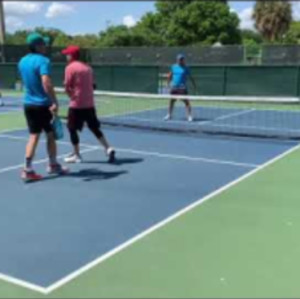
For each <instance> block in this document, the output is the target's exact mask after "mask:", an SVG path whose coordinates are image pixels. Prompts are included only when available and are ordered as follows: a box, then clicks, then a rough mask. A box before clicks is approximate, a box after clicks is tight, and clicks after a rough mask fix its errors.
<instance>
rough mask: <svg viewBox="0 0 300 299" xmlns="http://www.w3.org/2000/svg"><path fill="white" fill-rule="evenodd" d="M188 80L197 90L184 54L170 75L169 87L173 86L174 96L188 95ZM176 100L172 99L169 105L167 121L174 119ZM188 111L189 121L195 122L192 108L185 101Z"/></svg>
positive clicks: (179, 56) (178, 58)
mask: <svg viewBox="0 0 300 299" xmlns="http://www.w3.org/2000/svg"><path fill="white" fill-rule="evenodd" d="M187 79H190V80H191V82H192V84H193V86H194V88H195V89H196V83H195V80H194V79H193V77H192V76H191V73H190V69H189V68H188V67H187V66H186V64H185V57H184V55H182V54H179V55H178V56H177V63H176V64H174V65H173V66H172V67H171V70H170V73H169V74H168V85H169V87H170V85H171V94H172V95H187V94H188V90H187ZM175 102H176V99H171V101H170V104H169V111H168V115H167V116H166V117H165V120H170V119H172V116H173V110H174V106H175ZM183 102H184V104H185V106H186V110H187V118H188V121H190V122H192V121H193V116H192V107H191V104H190V101H189V100H183Z"/></svg>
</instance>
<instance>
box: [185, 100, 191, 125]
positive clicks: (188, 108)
mask: <svg viewBox="0 0 300 299" xmlns="http://www.w3.org/2000/svg"><path fill="white" fill-rule="evenodd" d="M183 102H184V104H185V107H186V113H187V118H188V120H189V121H192V120H193V116H192V106H191V103H190V101H189V100H183Z"/></svg>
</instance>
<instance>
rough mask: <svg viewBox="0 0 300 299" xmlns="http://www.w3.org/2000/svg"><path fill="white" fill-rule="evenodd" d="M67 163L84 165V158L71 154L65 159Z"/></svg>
mask: <svg viewBox="0 0 300 299" xmlns="http://www.w3.org/2000/svg"><path fill="white" fill-rule="evenodd" d="M65 162H66V163H68V164H72V163H73V164H75V163H82V157H81V156H80V155H79V156H78V155H75V154H70V155H69V156H68V157H66V158H65Z"/></svg>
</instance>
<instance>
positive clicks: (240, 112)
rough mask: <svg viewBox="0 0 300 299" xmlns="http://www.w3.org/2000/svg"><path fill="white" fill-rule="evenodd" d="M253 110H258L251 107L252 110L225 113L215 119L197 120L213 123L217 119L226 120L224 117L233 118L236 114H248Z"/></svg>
mask: <svg viewBox="0 0 300 299" xmlns="http://www.w3.org/2000/svg"><path fill="white" fill-rule="evenodd" d="M253 111H256V109H250V110H246V111H244V110H243V111H239V112H233V113H229V114H225V115H223V116H220V117H217V118H215V119H213V120H209V121H204V122H197V123H198V124H201V125H203V124H207V123H212V122H215V121H218V120H224V119H228V118H232V117H235V116H240V115H244V114H248V113H251V112H253Z"/></svg>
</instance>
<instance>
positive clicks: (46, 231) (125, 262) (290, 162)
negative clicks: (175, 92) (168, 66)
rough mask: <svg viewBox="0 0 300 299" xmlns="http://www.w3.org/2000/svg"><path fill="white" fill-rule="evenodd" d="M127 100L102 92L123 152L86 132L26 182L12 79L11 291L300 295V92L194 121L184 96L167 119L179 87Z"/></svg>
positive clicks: (8, 124)
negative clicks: (57, 163)
mask: <svg viewBox="0 0 300 299" xmlns="http://www.w3.org/2000/svg"><path fill="white" fill-rule="evenodd" d="M115 99H116V100H118V99H119V98H117V97H116V98H115ZM124 99H126V100H124ZM64 100H65V99H64V98H63V97H61V102H62V103H63V101H64ZM119 100H120V101H118V102H117V104H112V97H111V96H109V95H107V96H105V97H104V95H102V96H101V95H99V101H100V102H99V110H100V111H101V117H102V119H103V121H104V124H107V125H104V127H103V129H104V130H105V133H106V134H107V136H108V138H109V140H111V143H112V144H113V145H114V146H115V147H116V148H117V152H118V159H117V162H116V163H115V164H113V165H108V164H107V163H106V157H105V155H104V153H103V151H102V149H100V148H99V146H98V144H97V143H96V141H95V140H94V138H93V136H92V135H90V133H89V132H88V131H84V132H83V133H82V135H81V141H82V152H83V157H84V163H82V164H79V165H73V166H71V173H70V175H68V176H66V177H63V178H57V177H46V178H45V180H44V181H42V182H39V183H35V184H28V185H25V184H23V183H22V182H21V181H20V179H19V175H20V169H21V167H22V163H23V154H24V146H25V144H26V139H27V131H26V130H25V125H24V119H23V116H22V112H21V106H20V95H19V94H17V93H12V92H4V101H5V106H4V107H0V130H1V131H0V143H1V152H2V155H1V156H0V181H1V186H4V188H2V190H1V194H2V195H1V198H2V200H1V208H0V213H1V217H0V227H1V228H2V229H1V241H2V245H1V247H0V273H1V275H0V278H2V279H1V282H0V294H1V296H2V295H4V297H18V298H19V297H24V298H25V297H41V296H45V297H76V298H77V297H85V298H86V297H95V298H96V297H148V298H149V297H175V296H176V297H211V298H212V297H224V298H225V297H227V298H228V297H236V298H239V297H266V296H268V297H270V296H271V297H273V296H274V297H275V296H276V297H280V296H284V297H296V296H297V295H298V294H299V291H300V290H299V286H298V283H297V277H298V276H297V273H298V269H299V264H300V262H299V259H298V256H299V252H300V241H299V238H298V232H299V228H300V222H299V216H298V209H299V208H300V201H299V195H298V182H299V178H298V175H297V172H298V161H299V158H300V152H299V150H298V146H299V141H298V140H296V139H297V138H298V137H299V135H300V134H299V133H300V110H299V112H298V109H299V108H298V104H297V103H296V102H294V100H292V102H291V103H266V102H264V103H262V104H259V105H258V103H257V102H254V103H251V102H245V101H242V102H239V103H238V104H237V103H233V102H228V101H226V102H224V101H212V102H209V101H208V102H204V103H203V102H195V105H194V111H195V121H194V122H193V123H191V124H188V123H187V122H186V121H185V119H184V118H185V114H184V109H183V107H181V106H180V107H178V109H177V114H176V116H175V119H174V121H171V122H169V123H166V122H163V121H162V119H163V116H164V114H165V113H166V103H167V100H166V99H163V100H160V101H155V100H151V101H148V100H147V99H146V100H145V101H144V100H141V101H136V99H133V98H132V99H128V97H124V98H123V99H121V98H120V99H119ZM275 102H276V101H275ZM122 103H123V104H122ZM112 105H113V106H112ZM61 108H62V112H61V113H62V115H65V112H66V107H65V105H64V104H62V107H61ZM146 127H147V128H148V127H151V129H149V130H137V129H138V128H139V129H146ZM180 133H183V134H180ZM65 136H66V137H65V139H64V140H63V141H60V142H59V154H60V155H61V156H60V157H61V158H63V157H64V156H65V155H67V154H68V153H69V152H70V150H71V146H70V144H69V140H68V136H67V133H66V134H65ZM241 136H244V137H241ZM245 136H247V138H246V137H245ZM262 137H267V138H262ZM42 142H44V141H42ZM45 158H46V156H45V149H44V147H43V145H41V146H40V147H39V151H38V153H37V157H36V168H37V170H39V171H40V172H42V173H44V172H45V166H46V162H47V159H45Z"/></svg>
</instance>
